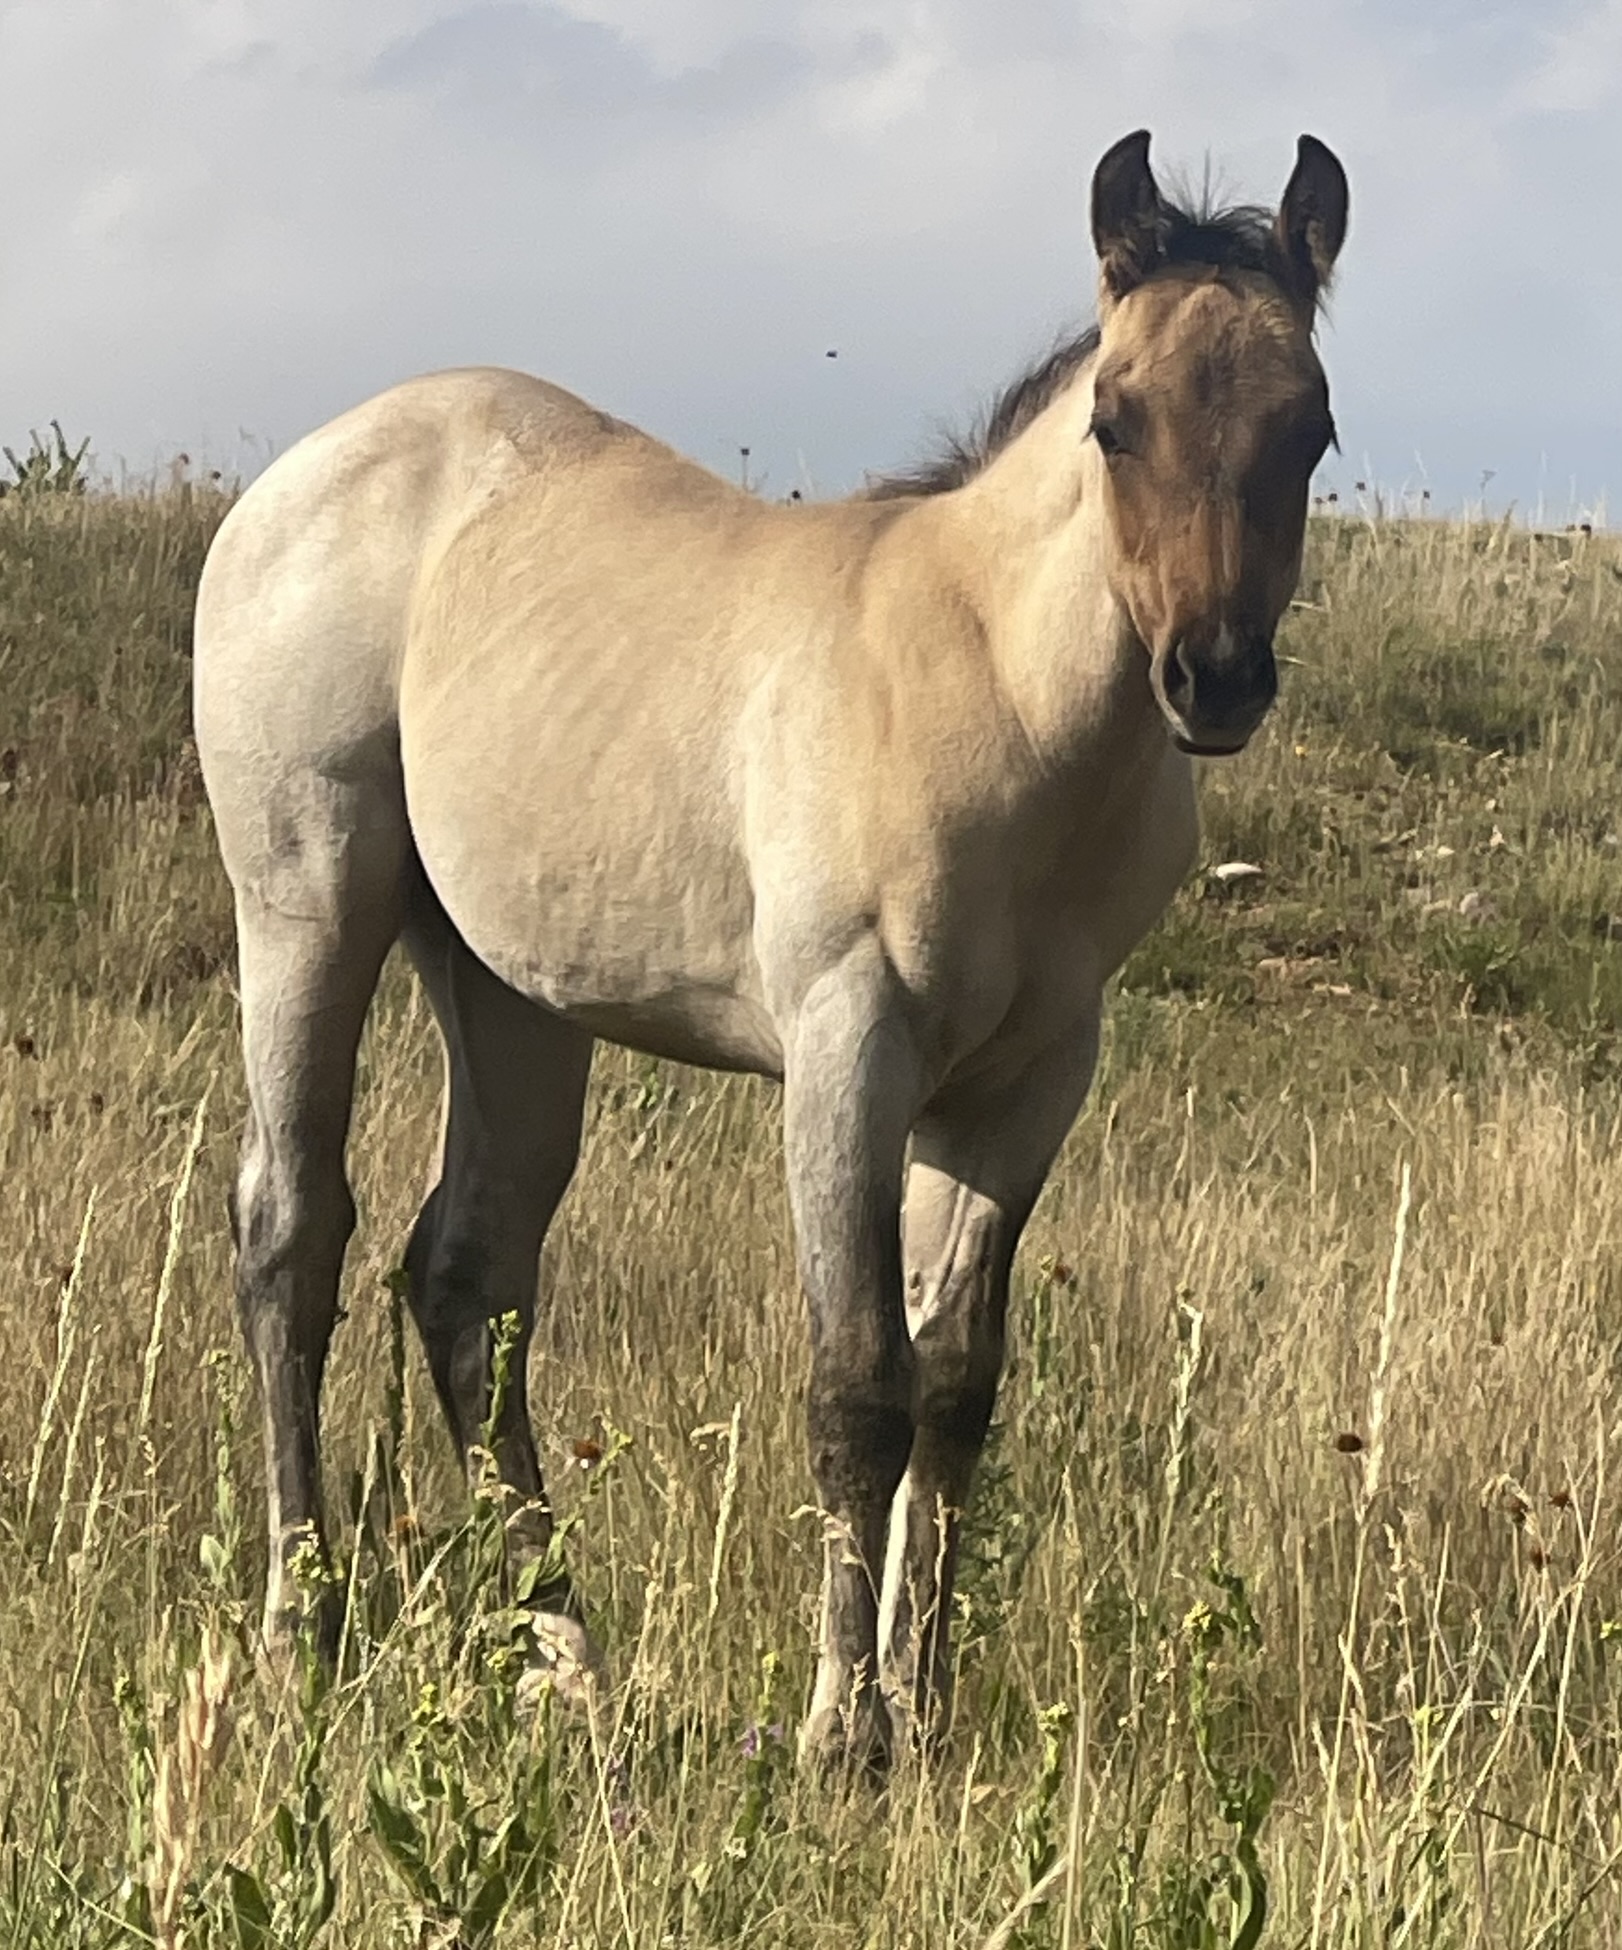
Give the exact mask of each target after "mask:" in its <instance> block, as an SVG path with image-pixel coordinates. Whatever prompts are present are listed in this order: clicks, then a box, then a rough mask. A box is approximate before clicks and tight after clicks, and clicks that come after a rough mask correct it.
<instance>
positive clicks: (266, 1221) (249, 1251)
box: [230, 1150, 356, 1335]
mask: <svg viewBox="0 0 1622 1950" xmlns="http://www.w3.org/2000/svg"><path fill="white" fill-rule="evenodd" d="M230 1212H231V1229H232V1234H233V1236H234V1239H235V1243H236V1293H237V1304H238V1308H239V1310H240V1312H241V1314H242V1318H243V1323H244V1325H245V1326H246V1327H247V1329H248V1330H249V1333H250V1335H251V1334H252V1331H253V1327H254V1323H255V1321H256V1319H257V1317H258V1316H259V1315H260V1314H261V1313H262V1312H263V1310H264V1309H265V1308H266V1307H267V1306H269V1307H274V1308H277V1309H278V1310H283V1309H285V1310H290V1311H291V1312H292V1313H294V1314H295V1315H298V1316H308V1317H310V1319H311V1321H312V1324H314V1325H315V1326H316V1327H317V1329H318V1330H324V1329H325V1327H327V1326H329V1325H330V1323H331V1319H332V1317H333V1314H334V1313H335V1311H336V1307H337V1282H338V1275H339V1272H340V1270H341V1268H342V1265H343V1256H344V1250H345V1248H346V1247H347V1246H348V1244H349V1240H350V1238H351V1236H352V1234H353V1233H354V1230H355V1216H356V1215H355V1201H354V1197H353V1195H352V1194H351V1192H350V1189H349V1185H348V1182H347V1180H346V1179H345V1178H344V1176H343V1173H342V1171H341V1170H339V1171H337V1172H336V1173H327V1174H315V1173H304V1174H298V1175H291V1174H285V1173H283V1172H281V1171H279V1170H278V1169H277V1168H276V1165H275V1162H274V1160H269V1159H265V1158H262V1157H260V1156H258V1155H256V1153H255V1151H254V1150H249V1151H248V1152H247V1153H245V1155H244V1158H243V1163H242V1169H241V1170H240V1172H239V1173H238V1176H237V1181H236V1184H235V1186H234V1188H233V1191H232V1195H231V1198H230ZM300 1324H302V1322H301V1323H300Z"/></svg>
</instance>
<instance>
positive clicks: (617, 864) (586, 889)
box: [407, 770, 782, 1075]
mask: <svg viewBox="0 0 1622 1950" xmlns="http://www.w3.org/2000/svg"><path fill="white" fill-rule="evenodd" d="M407 802H408V805H409V807H410V812H411V819H412V827H413V832H414V835H415V837H416V842H417V848H418V851H419V853H420V855H421V857H422V861H423V866H424V868H425V870H426V871H427V874H428V878H429V880H430V881H431V882H432V884H433V887H434V890H435V892H436V893H437V895H438V896H439V899H440V900H441V902H442V903H443V905H444V907H445V910H446V912H447V913H448V914H449V915H450V917H451V919H452V920H453V921H454V922H455V924H456V926H457V928H458V929H459V930H460V932H461V934H462V937H463V939H464V940H465V941H466V942H467V944H468V946H469V947H470V948H472V950H473V952H474V953H475V954H476V955H478V957H479V958H480V960H481V961H483V962H485V963H486V964H487V965H488V966H489V967H490V968H491V969H492V970H494V972H495V973H496V974H497V975H499V976H500V977H501V979H502V980H503V981H504V982H506V983H507V984H508V985H509V986H510V987H512V988H514V989H516V990H518V992H519V993H520V994H522V995H527V996H528V997H529V998H530V999H531V1000H532V1001H534V1002H537V1003H539V1004H540V1005H541V1006H542V1007H544V1008H546V1009H549V1010H551V1011H552V1012H553V1013H554V1014H556V1015H560V1016H563V1017H564V1018H566V1019H567V1020H568V1021H571V1022H577V1023H579V1024H580V1025H581V1027H582V1028H585V1029H589V1030H590V1031H591V1032H592V1034H593V1035H597V1036H602V1037H605V1038H606V1039H607V1040H608V1041H610V1042H615V1043H623V1044H625V1045H626V1046H627V1047H629V1048H632V1049H639V1050H644V1051H646V1052H648V1053H649V1054H650V1055H655V1056H666V1057H670V1058H673V1059H675V1060H677V1061H680V1062H684V1063H697V1064H701V1065H705V1066H707V1067H711V1068H716V1069H734V1070H753V1071H760V1072H763V1073H765V1074H768V1075H776V1074H779V1073H780V1071H781V1067H782V1051H781V1046H780V1043H779V1040H778V1037H777V1032H776V1028H775V1026H774V1024H773V1022H772V1020H771V1017H770V1015H769V1014H768V1012H767V1010H766V1008H765V1005H764V1002H763V1000H762V998H761V992H760V984H759V979H758V975H757V971H756V966H755V957H754V947H753V940H752V925H753V914H754V904H753V900H752V898H751V894H750V889H749V884H748V879H747V875H746V873H745V870H744V867H743V863H742V861H741V860H737V859H735V858H733V857H731V856H730V852H729V849H726V848H725V847H724V846H721V845H719V844H717V840H716V836H715V835H713V834H711V833H707V832H705V831H703V830H695V829H694V825H693V824H692V823H689V822H685V821H683V820H681V819H680V818H679V817H676V816H672V815H673V814H674V812H675V811H676V809H670V808H667V809H666V811H667V817H666V818H665V819H664V820H663V821H662V822H660V821H653V820H649V821H645V822H643V821H637V820H636V819H635V818H634V814H635V812H636V810H637V807H636V805H635V802H634V799H631V798H626V799H616V797H615V795H613V794H604V795H596V794H594V795H593V799H592V804H591V805H590V806H589V807H586V806H579V805H575V806H570V805H568V804H567V803H560V804H559V805H557V806H547V807H541V806H537V805H536V804H535V802H534V799H533V797H531V796H529V795H522V794H513V793H511V792H510V791H507V792H503V791H498V790H495V789H493V788H492V786H491V784H490V775H489V774H484V775H483V776H482V777H481V776H480V775H478V774H477V773H476V772H475V773H474V774H473V775H472V776H469V775H467V774H463V776H462V778H461V780H460V782H459V784H458V785H457V787H456V789H454V790H452V791H449V792H446V793H441V792H440V791H438V790H433V789H424V788H423V786H422V783H421V781H420V780H417V779H413V778H412V776H411V774H410V771H409V770H408V775H407ZM616 804H617V805H618V806H619V807H620V809H621V810H622V811H623V812H624V814H625V815H626V823H625V824H624V825H619V824H617V823H616V822H615V821H614V819H613V818H612V817H611V814H612V812H613V809H614V807H615V806H616Z"/></svg>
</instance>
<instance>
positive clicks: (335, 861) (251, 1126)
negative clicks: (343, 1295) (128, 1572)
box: [231, 794, 407, 1655]
mask: <svg viewBox="0 0 1622 1950" xmlns="http://www.w3.org/2000/svg"><path fill="white" fill-rule="evenodd" d="M295 801H296V805H295V803H294V802H295ZM318 806H319V810H317V808H318ZM279 810H282V811H286V812H287V815H288V820H289V822H290V823H289V825H288V828H287V832H286V834H285V835H284V838H285V839H286V842H287V843H286V844H285V845H283V846H280V847H278V848H277V849H275V850H274V852H272V850H270V849H267V850H266V852H265V854H264V855H263V857H253V858H250V859H249V860H247V861H246V862H244V860H243V859H242V857H241V856H240V855H239V856H238V857H237V858H236V859H234V860H233V861H232V878H233V881H234V883H235V892H236V920H237V944H238V962H239V971H240V986H241V1007H242V1046H243V1057H244V1063H245V1067H246V1071H247V1086H248V1102H249V1110H248V1118H247V1124H246V1128H245V1131H244V1134H243V1141H242V1152H241V1163H240V1167H239V1171H238V1176H237V1183H236V1188H235V1194H234V1197H233V1199H232V1202H231V1219H232V1231H233V1234H234V1236H235V1240H236V1294H237V1304H238V1309H239V1312H240V1315H241V1319H242V1326H243V1333H244V1337H245V1339H246V1341H247V1344H248V1350H249V1354H250V1356H251V1358H252V1360H253V1363H254V1366H255V1368H256V1370H257V1373H258V1379H259V1385H260V1395H261V1403H262V1408H263V1415H264V1438H265V1478H266V1491H267V1501H268V1531H269V1567H268V1571H267V1576H266V1584H265V1610H264V1629H265V1638H266V1643H267V1648H268V1649H269V1650H271V1651H272V1652H277V1651H281V1650H283V1649H285V1647H286V1645H287V1644H288V1643H289V1642H290V1640H291V1638H292V1637H293V1635H294V1634H295V1632H296V1631H297V1630H298V1628H299V1626H300V1624H301V1622H302V1620H303V1619H304V1618H305V1617H306V1616H307V1615H310V1614H311V1613H312V1612H313V1623H314V1626H315V1630H316V1636H317V1640H318V1643H319V1644H320V1646H321V1649H322V1650H323V1651H324V1652H325V1653H327V1654H329V1655H330V1654H331V1653H332V1652H333V1651H334V1650H335V1649H336V1641H337V1627H338V1623H339V1619H340V1615H341V1605H340V1603H339V1601H338V1595H337V1593H336V1591H335V1590H334V1588H333V1587H332V1585H331V1583H330V1581H329V1580H328V1578H327V1577H326V1575H325V1568H326V1547H325V1541H324V1535H323V1529H322V1522H321V1505H320V1480H319V1451H320V1396H321V1378H322V1373H323V1370H324V1368H325V1366H326V1358H327V1349H328V1346H329V1344H330V1341H331V1337H332V1329H333V1324H334V1322H335V1320H336V1318H337V1311H338V1282H339V1276H340V1273H341V1271H342V1266H343V1258H344V1251H345V1248H346V1246H347V1244H348V1241H349V1237H350V1234H351V1232H352V1231H353V1229H354V1223H355V1205H354V1199H353V1197H352V1195H351V1192H350V1188H349V1182H348V1178H347V1176H346V1174H345V1169H344V1147H345V1142H346V1140H347V1137H348V1132H349V1119H350V1110H351V1102H352V1098H353V1094H354V1081H355V1056H356V1051H357V1048H358V1046H359V1042H360V1034H361V1029H362V1026H363V1024H364V1022H365V1019H366V1012H367V1009H368V1007H369V1005H370V1003H371V999H372V994H373V991H374V989H375V988H376V985H377V978H378V974H379V972H380V970H381V968H382V965H383V961H384V958H385V956H386V955H387V954H388V951H389V948H390V945H391V944H392V942H393V940H394V938H395V935H396V933H397V931H398V924H399V921H400V918H401V905H400V899H399V885H400V868H401V863H402V860H403V858H404V853H405V847H406V844H407V842H406V840H405V836H404V827H403V820H402V822H401V824H400V826H399V828H398V829H396V828H395V827H394V826H393V824H392V823H391V822H380V823H367V822H365V821H364V820H361V819H358V818H354V817H351V815H353V814H354V813H355V812H356V810H357V809H356V808H355V807H353V806H350V805H348V804H347V801H344V802H343V803H339V804H329V803H327V802H326V801H325V800H322V801H319V802H317V801H315V800H313V799H311V798H310V797H309V795H304V794H294V795H290V796H289V803H288V805H287V806H285V807H282V808H280V809H279ZM295 831H296V837H295ZM311 1547H313V1549H314V1553H315V1556H314V1561H313V1562H308V1563H306V1562H305V1561H303V1559H304V1555H305V1553H307V1552H309V1551H310V1549H311ZM312 1574H313V1576H312Z"/></svg>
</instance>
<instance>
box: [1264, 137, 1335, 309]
mask: <svg viewBox="0 0 1622 1950" xmlns="http://www.w3.org/2000/svg"><path fill="white" fill-rule="evenodd" d="M1347 201H1348V197H1347V189H1346V172H1345V170H1344V169H1342V168H1341V166H1340V162H1339V159H1338V158H1337V157H1336V155H1335V152H1334V151H1333V150H1332V149H1329V148H1326V147H1325V146H1324V144H1323V143H1321V142H1320V141H1319V140H1318V138H1317V137H1316V136H1312V135H1304V136H1302V138H1301V140H1300V141H1299V142H1298V143H1297V144H1296V149H1295V168H1294V169H1293V170H1292V171H1291V172H1290V180H1289V182H1288V183H1287V184H1286V185H1285V189H1284V201H1283V202H1282V203H1281V204H1280V205H1279V206H1278V218H1277V221H1276V223H1275V226H1274V227H1275V231H1276V234H1277V236H1278V241H1279V246H1280V248H1281V249H1282V250H1283V252H1284V255H1285V258H1286V259H1287V261H1288V262H1289V265H1290V268H1291V270H1292V271H1293V272H1294V274H1295V279H1296V283H1297V284H1298V286H1299V287H1300V290H1301V293H1302V295H1303V297H1304V298H1305V300H1306V302H1307V303H1308V304H1309V305H1313V304H1316V303H1317V300H1318V294H1319V293H1320V292H1321V291H1322V290H1323V289H1324V288H1325V286H1327V284H1328V283H1329V280H1330V277H1331V276H1332V275H1333V272H1334V269H1335V259H1336V258H1337V257H1339V255H1340V247H1341V245H1342V244H1343V243H1345V241H1346V206H1347Z"/></svg>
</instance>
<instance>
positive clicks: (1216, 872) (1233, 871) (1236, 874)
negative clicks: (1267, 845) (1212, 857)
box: [1211, 860, 1262, 887]
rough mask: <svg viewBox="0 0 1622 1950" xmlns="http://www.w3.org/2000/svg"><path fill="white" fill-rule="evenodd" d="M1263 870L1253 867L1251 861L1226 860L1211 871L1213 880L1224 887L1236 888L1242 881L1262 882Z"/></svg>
mask: <svg viewBox="0 0 1622 1950" xmlns="http://www.w3.org/2000/svg"><path fill="white" fill-rule="evenodd" d="M1261 877H1262V870H1261V868H1260V867H1257V866H1253V865H1252V864H1251V862H1250V861H1249V860H1224V861H1223V862H1222V864H1221V865H1220V866H1216V867H1213V868H1212V869H1211V878H1212V879H1213V880H1215V881H1216V882H1218V883H1219V884H1220V885H1221V886H1223V887H1233V886H1236V885H1237V884H1238V883H1239V882H1240V881H1242V880H1260V879H1261Z"/></svg>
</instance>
